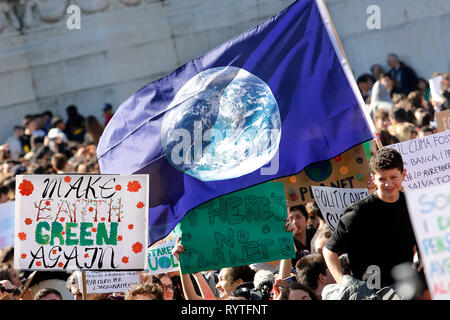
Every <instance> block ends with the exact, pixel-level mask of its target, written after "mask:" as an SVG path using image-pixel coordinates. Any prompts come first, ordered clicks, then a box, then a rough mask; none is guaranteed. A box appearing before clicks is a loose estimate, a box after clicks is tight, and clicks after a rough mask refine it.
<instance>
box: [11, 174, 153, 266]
mask: <svg viewBox="0 0 450 320" xmlns="http://www.w3.org/2000/svg"><path fill="white" fill-rule="evenodd" d="M147 201H148V176H147V175H130V176H119V175H71V174H67V175H65V174H63V175H23V176H17V179H16V210H15V237H14V239H15V243H14V244H15V246H14V247H15V250H14V262H15V268H16V269H25V270H55V271H58V270H65V269H67V270H77V269H78V270H103V271H105V270H110V271H113V270H118V269H122V270H143V269H144V268H145V263H146V261H147V259H146V248H147V219H148V203H147Z"/></svg>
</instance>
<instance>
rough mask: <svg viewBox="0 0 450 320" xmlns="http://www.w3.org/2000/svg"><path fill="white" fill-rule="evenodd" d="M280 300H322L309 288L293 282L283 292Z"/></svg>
mask: <svg viewBox="0 0 450 320" xmlns="http://www.w3.org/2000/svg"><path fill="white" fill-rule="evenodd" d="M278 300H320V299H319V298H318V297H317V296H316V294H315V293H314V292H312V291H311V290H310V289H309V288H308V287H306V286H304V285H301V284H300V283H298V282H291V283H289V285H287V286H286V287H285V288H284V289H283V291H282V292H281V295H280V298H279V299H278Z"/></svg>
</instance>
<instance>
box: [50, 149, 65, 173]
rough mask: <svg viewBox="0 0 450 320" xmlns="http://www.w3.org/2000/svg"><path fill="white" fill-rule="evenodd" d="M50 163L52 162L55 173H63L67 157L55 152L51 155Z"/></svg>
mask: <svg viewBox="0 0 450 320" xmlns="http://www.w3.org/2000/svg"><path fill="white" fill-rule="evenodd" d="M50 163H51V164H52V167H53V170H54V171H55V173H64V171H65V170H66V166H67V157H66V156H65V155H64V154H62V153H55V154H54V155H53V156H52V158H51V160H50Z"/></svg>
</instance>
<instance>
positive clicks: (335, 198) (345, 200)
mask: <svg viewBox="0 0 450 320" xmlns="http://www.w3.org/2000/svg"><path fill="white" fill-rule="evenodd" d="M312 191H313V194H314V199H315V200H316V203H317V205H318V207H319V209H320V211H321V212H322V216H323V218H324V220H325V222H326V223H327V224H328V226H329V227H330V230H331V231H332V232H333V231H334V230H335V229H336V226H337V224H338V222H339V219H340V217H341V215H342V214H343V213H344V211H345V209H347V207H349V206H350V205H352V204H353V203H356V202H358V201H359V200H361V199H364V198H365V197H367V196H368V195H369V193H368V191H367V189H359V188H358V189H350V188H332V187H321V186H312Z"/></svg>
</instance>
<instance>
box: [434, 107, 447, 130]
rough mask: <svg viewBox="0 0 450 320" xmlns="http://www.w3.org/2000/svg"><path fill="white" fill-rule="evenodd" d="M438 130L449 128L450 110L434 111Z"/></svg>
mask: <svg viewBox="0 0 450 320" xmlns="http://www.w3.org/2000/svg"><path fill="white" fill-rule="evenodd" d="M436 121H437V124H438V132H442V131H446V130H450V110H444V111H441V112H436Z"/></svg>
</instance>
